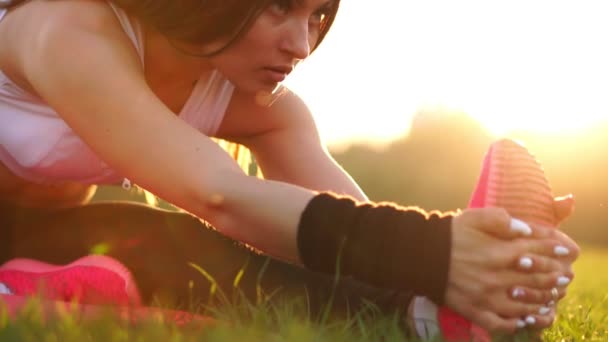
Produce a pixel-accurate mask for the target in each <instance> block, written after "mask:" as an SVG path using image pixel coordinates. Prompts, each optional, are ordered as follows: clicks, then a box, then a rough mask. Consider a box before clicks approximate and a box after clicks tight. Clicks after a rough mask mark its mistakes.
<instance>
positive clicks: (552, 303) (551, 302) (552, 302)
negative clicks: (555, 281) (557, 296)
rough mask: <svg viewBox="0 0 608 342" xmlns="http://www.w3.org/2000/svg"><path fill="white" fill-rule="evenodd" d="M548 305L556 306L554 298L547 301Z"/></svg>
mask: <svg viewBox="0 0 608 342" xmlns="http://www.w3.org/2000/svg"><path fill="white" fill-rule="evenodd" d="M547 306H548V307H553V306H555V301H554V300H552V301H550V302H549V303H547Z"/></svg>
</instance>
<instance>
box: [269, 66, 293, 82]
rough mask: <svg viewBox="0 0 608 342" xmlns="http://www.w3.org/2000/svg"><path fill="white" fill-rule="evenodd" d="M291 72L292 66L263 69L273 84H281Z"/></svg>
mask: <svg viewBox="0 0 608 342" xmlns="http://www.w3.org/2000/svg"><path fill="white" fill-rule="evenodd" d="M292 70H293V67H292V66H272V67H266V68H264V71H265V72H266V73H267V75H268V77H269V78H270V79H271V80H273V81H275V82H282V81H283V80H285V78H286V77H287V75H289V74H290V73H291V71H292Z"/></svg>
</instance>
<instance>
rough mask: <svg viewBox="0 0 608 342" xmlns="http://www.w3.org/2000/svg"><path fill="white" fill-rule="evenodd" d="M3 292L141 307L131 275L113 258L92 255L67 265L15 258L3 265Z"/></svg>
mask: <svg viewBox="0 0 608 342" xmlns="http://www.w3.org/2000/svg"><path fill="white" fill-rule="evenodd" d="M0 284H1V286H0V293H3V294H12V295H18V296H33V295H40V296H41V297H42V298H43V299H48V300H54V301H65V302H77V303H79V304H112V305H139V304H140V303H141V301H140V296H139V292H138V290H137V287H136V286H135V281H134V280H133V277H132V276H131V273H130V272H129V271H128V270H127V268H126V267H125V266H123V265H122V264H121V263H120V262H118V261H117V260H115V259H112V258H110V257H106V256H101V255H90V256H86V257H83V258H80V259H78V260H76V261H74V262H72V263H70V264H67V265H63V266H60V265H52V264H47V263H44V262H40V261H35V260H30V259H13V260H11V261H9V262H7V263H5V264H3V265H2V266H0Z"/></svg>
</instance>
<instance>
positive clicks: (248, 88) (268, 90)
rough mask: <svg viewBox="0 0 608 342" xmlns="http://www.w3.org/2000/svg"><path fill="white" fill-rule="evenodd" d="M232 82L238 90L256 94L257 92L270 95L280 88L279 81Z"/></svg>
mask: <svg viewBox="0 0 608 342" xmlns="http://www.w3.org/2000/svg"><path fill="white" fill-rule="evenodd" d="M233 84H234V86H235V88H237V89H238V90H240V91H242V92H244V93H247V94H252V95H256V96H258V95H259V94H267V95H272V94H274V93H275V92H276V91H277V90H278V89H280V86H281V83H277V82H247V83H245V82H243V83H240V84H239V83H235V82H233Z"/></svg>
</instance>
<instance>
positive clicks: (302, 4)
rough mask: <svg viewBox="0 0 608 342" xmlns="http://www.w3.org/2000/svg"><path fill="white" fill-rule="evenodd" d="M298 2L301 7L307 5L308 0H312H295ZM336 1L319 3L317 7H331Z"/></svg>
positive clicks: (329, 0)
mask: <svg viewBox="0 0 608 342" xmlns="http://www.w3.org/2000/svg"><path fill="white" fill-rule="evenodd" d="M294 1H295V2H296V4H297V5H298V6H300V7H307V5H308V2H309V1H310V0H294ZM334 2H336V0H328V1H326V2H325V3H323V4H321V5H319V6H318V7H317V8H324V7H329V6H331V5H333V4H334Z"/></svg>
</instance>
